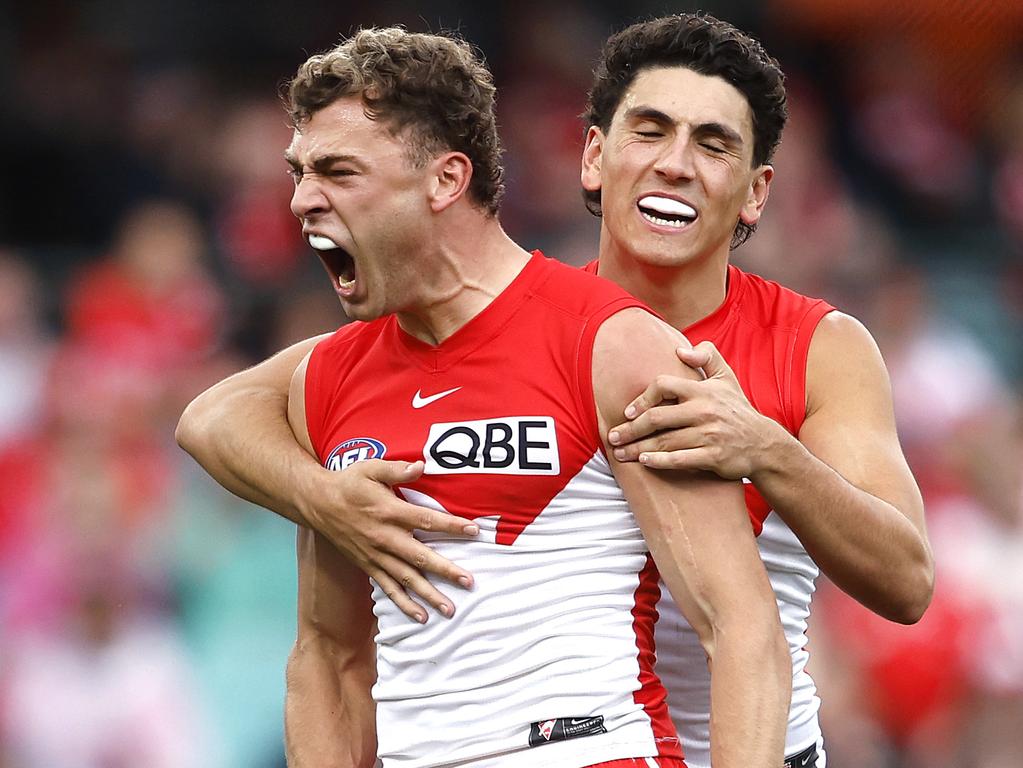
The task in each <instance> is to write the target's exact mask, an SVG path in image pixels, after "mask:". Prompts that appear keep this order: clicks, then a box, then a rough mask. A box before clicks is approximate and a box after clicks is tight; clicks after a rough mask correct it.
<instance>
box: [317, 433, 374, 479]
mask: <svg viewBox="0 0 1023 768" xmlns="http://www.w3.org/2000/svg"><path fill="white" fill-rule="evenodd" d="M385 453H387V446H385V445H384V444H383V443H381V442H380V441H379V440H374V439H373V438H372V437H354V438H352V439H351V440H345V441H344V442H343V443H340V444H339V445H338V446H337V447H336V448H334V450H333V451H331V452H330V455H329V456H328V457H327V460H326V461H325V462H323V466H325V467H326V468H327V469H332V470H335V471H337V470H340V469H344V468H345V467H348V466H351V465H352V464H354V463H355V462H357V461H365V460H366V459H382V458H384V454H385Z"/></svg>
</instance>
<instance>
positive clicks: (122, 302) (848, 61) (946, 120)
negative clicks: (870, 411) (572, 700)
mask: <svg viewBox="0 0 1023 768" xmlns="http://www.w3.org/2000/svg"><path fill="white" fill-rule="evenodd" d="M334 5H345V4H334ZM367 5H368V4H363V3H351V4H347V7H342V8H337V7H331V8H329V9H328V8H324V7H319V6H316V5H313V4H309V3H298V4H294V3H292V4H288V5H287V6H285V5H284V4H278V5H276V6H275V5H273V4H250V3H240V2H224V3H210V4H207V3H202V2H198V0H194V1H191V2H173V3H172V2H169V0H168V1H166V2H161V0H148V1H145V2H135V3H130V4H129V3H119V2H113V1H112V0H110V1H106V2H95V3H88V4H78V3H73V2H70V1H68V2H60V1H51V0H41V1H40V2H36V3H33V4H31V5H30V6H26V5H24V4H19V7H15V6H14V5H13V4H3V3H0V94H4V95H5V98H3V99H0V171H2V172H0V384H2V386H0V489H2V492H0V768H193V767H195V768H280V767H281V766H283V749H282V736H281V732H282V708H283V689H284V664H285V660H286V657H287V653H288V650H289V648H290V644H291V640H292V638H293V633H294V622H295V619H294V594H295V579H294V555H293V547H294V531H293V527H292V526H291V524H290V523H287V522H285V521H282V520H280V519H278V518H276V517H275V516H274V515H272V514H270V513H269V512H266V511H263V510H259V509H256V508H255V507H252V506H250V505H247V504H245V503H243V502H241V501H239V500H237V499H235V498H234V497H232V496H230V495H228V494H227V493H226V492H224V491H222V490H221V489H220V488H219V487H217V486H216V485H215V484H214V483H213V482H212V481H211V480H209V479H208V478H207V477H206V476H205V475H203V474H202V473H201V472H200V471H199V470H198V468H197V467H196V466H194V464H192V463H191V462H190V460H189V459H188V458H187V457H186V456H185V455H184V454H183V453H182V452H180V451H179V450H178V449H177V448H176V446H175V445H174V441H173V429H174V425H175V423H176V420H177V416H178V414H179V413H180V412H181V410H182V408H183V407H184V405H185V404H186V403H187V402H188V401H189V399H190V398H191V397H193V396H194V395H195V394H197V393H198V392H199V391H201V390H202V389H203V388H205V387H206V386H208V385H210V384H211V383H213V382H214V381H216V380H218V379H219V378H222V377H223V376H225V375H227V374H228V373H231V372H233V371H236V370H239V369H240V368H242V367H244V366H247V365H250V364H252V363H253V362H255V361H257V360H259V359H261V358H262V357H264V356H265V355H267V354H269V353H270V352H272V351H274V350H276V349H278V348H280V347H282V346H284V345H286V344H288V343H290V342H292V341H294V340H297V339H300V338H304V337H306V336H309V335H313V334H316V333H322V332H324V331H328V330H331V329H332V328H335V327H337V326H338V325H339V324H340V323H342V322H343V321H344V318H343V316H342V315H341V312H340V308H339V307H338V306H337V304H336V298H335V297H334V296H333V294H332V292H331V291H330V289H329V287H328V284H327V281H326V280H324V279H323V278H322V274H321V273H320V272H319V267H318V264H317V263H316V259H315V257H314V256H313V255H312V254H311V253H310V252H309V250H308V248H307V247H306V246H305V245H304V244H303V243H302V241H301V239H300V238H299V229H298V226H297V224H296V223H295V221H294V220H293V219H292V218H291V215H290V213H289V210H288V200H289V197H290V194H291V187H290V184H291V182H290V181H289V180H288V178H287V177H286V175H285V170H286V165H285V163H284V162H283V160H282V158H281V153H282V151H283V149H284V147H285V146H286V144H287V143H288V140H289V138H290V129H289V128H288V125H287V121H286V117H285V115H284V112H283V110H282V108H281V106H280V103H279V102H278V100H277V96H276V93H277V89H278V86H279V84H280V82H281V81H282V80H284V79H285V78H287V77H288V75H289V74H290V73H291V72H293V71H294V69H295V67H296V66H297V65H298V64H299V63H301V61H302V60H304V59H305V57H306V55H307V54H308V53H310V52H312V51H315V50H318V49H322V48H325V47H327V46H329V45H331V44H332V43H333V42H335V41H336V39H337V37H338V36H339V34H341V33H344V32H348V31H350V30H352V29H353V28H354V27H355V26H357V25H359V24H364V25H369V24H392V23H404V24H406V25H407V26H409V27H410V28H413V29H430V30H434V31H436V30H439V29H453V28H457V29H460V30H461V32H462V33H463V34H465V35H466V36H467V37H468V38H469V39H470V40H472V41H473V42H475V43H477V44H478V45H479V46H480V47H481V48H482V49H483V51H484V52H485V54H486V55H487V58H488V61H489V62H490V64H491V66H492V68H493V69H494V71H495V74H496V77H497V82H498V87H499V102H498V112H499V119H500V125H501V132H502V136H503V139H504V142H505V147H506V156H505V162H506V167H507V184H508V191H507V196H506V198H505V203H504V208H503V219H504V221H505V225H506V228H507V229H508V230H509V232H510V233H511V234H512V236H513V237H514V238H515V239H516V240H518V242H520V243H522V244H523V245H524V246H526V247H539V248H542V249H543V250H544V251H545V252H547V253H548V254H549V255H552V256H556V257H558V258H561V259H563V260H565V261H568V262H571V263H576V264H581V263H585V262H586V261H588V260H590V259H591V258H592V257H593V255H594V254H595V245H596V237H597V222H596V221H595V220H593V219H592V218H591V217H589V216H588V214H586V213H585V210H584V209H583V205H582V200H581V196H580V194H579V192H578V173H579V154H580V150H581V144H582V137H583V126H582V125H581V124H580V122H579V121H578V118H577V115H578V114H579V113H580V112H581V111H582V107H583V104H584V100H585V92H586V88H587V84H588V81H589V73H590V67H591V66H592V64H593V61H594V58H595V56H596V52H597V50H598V48H599V45H600V43H601V42H602V40H603V39H604V37H606V35H607V34H609V33H610V32H611V31H613V30H614V29H616V28H618V27H620V26H622V25H624V24H625V23H628V22H630V21H632V20H635V19H637V18H639V17H643V16H649V15H652V14H659V13H664V12H670V11H678V10H692V9H693V8H694V7H697V6H694V5H692V4H685V3H674V4H672V3H656V2H642V1H641V2H636V3H631V4H629V8H628V10H627V12H626V11H624V10H623V9H622V8H620V7H618V4H615V3H611V2H604V3H601V2H596V3H594V2H590V3H586V4H585V5H584V4H583V3H581V2H574V1H570V2H566V3H562V4H553V3H538V2H516V3H504V2H499V3H495V4H473V3H469V2H457V1H456V0H436V2H432V3H429V4H415V3H412V2H386V1H385V2H377V3H374V4H372V8H369V7H366V6H367ZM484 6H486V7H484ZM699 7H703V8H706V9H708V10H711V11H714V12H717V13H718V14H719V15H720V16H722V17H723V18H726V19H728V20H730V21H732V22H733V23H736V24H737V25H739V26H741V27H744V28H746V29H749V30H750V31H753V32H754V33H756V34H758V35H759V36H760V37H761V39H762V40H763V41H764V42H765V45H766V46H767V47H768V49H769V50H770V51H772V52H773V53H774V54H775V55H776V56H777V57H778V58H779V59H780V60H781V61H782V64H783V66H784V68H785V69H786V71H787V73H788V76H789V80H788V83H789V93H790V104H791V120H790V123H789V126H788V128H787V129H786V132H785V138H784V141H783V143H782V146H781V148H780V150H779V152H778V155H777V157H776V159H775V162H774V165H775V168H776V176H775V182H774V185H773V188H772V193H771V198H770V202H769V204H768V206H767V211H766V214H765V217H764V219H763V221H762V224H761V226H760V229H759V231H758V232H757V234H756V235H755V236H754V237H753V239H752V240H751V241H750V242H749V243H747V244H746V245H744V246H743V247H741V248H740V249H739V250H738V251H737V252H736V254H735V260H736V262H737V263H738V264H740V266H742V267H744V268H746V269H749V270H751V271H754V272H757V273H760V274H763V275H765V276H767V277H770V278H774V279H778V280H779V281H781V282H783V283H785V284H786V285H788V286H790V287H792V288H795V289H797V290H799V291H802V292H805V293H809V294H812V295H819V296H823V297H825V298H827V299H828V300H829V301H830V302H832V303H833V304H835V305H836V306H838V307H839V308H841V309H843V310H845V311H847V312H850V313H851V314H854V315H856V316H857V317H859V318H860V319H861V320H863V321H864V322H865V324H866V325H867V326H868V328H870V329H871V330H872V332H873V333H874V335H875V337H876V338H877V340H878V343H879V345H880V347H881V349H882V352H883V353H884V356H885V359H886V361H887V363H888V367H889V370H890V373H891V378H892V386H893V391H894V396H895V404H896V411H897V413H896V415H897V419H898V424H899V432H900V436H901V439H902V442H903V446H904V448H905V451H906V454H907V456H908V457H909V459H910V463H911V465H912V467H913V469H914V471H915V473H916V477H917V478H918V480H919V482H920V484H921V487H922V490H923V493H924V497H925V501H926V504H927V515H928V525H929V529H930V536H931V541H932V543H933V547H934V551H935V556H936V560H937V588H936V593H935V597H934V602H933V604H932V606H931V608H930V610H929V611H928V613H927V615H926V616H925V617H924V619H923V620H922V621H921V622H920V623H919V624H917V625H915V626H912V627H902V626H897V625H892V624H889V623H886V622H884V621H882V620H880V619H878V618H876V617H873V616H872V615H870V614H869V613H868V612H867V611H865V610H864V609H862V608H860V607H859V606H858V605H857V604H855V603H854V602H852V601H851V600H850V599H849V598H847V597H845V596H844V595H842V594H841V593H839V592H837V590H835V589H834V588H833V587H831V586H830V585H829V584H827V583H826V582H825V581H824V580H822V581H821V582H820V583H819V585H818V593H817V596H816V597H815V601H814V606H815V610H814V616H813V618H812V620H811V626H810V643H811V647H812V653H813V658H812V661H811V667H810V672H811V673H812V674H813V675H814V677H815V678H816V680H817V682H818V684H819V688H820V690H821V694H822V698H823V700H824V704H823V708H822V710H821V712H822V718H823V724H824V730H825V736H826V739H827V740H828V749H829V757H830V760H829V763H830V764H831V765H834V766H836V768H843V766H851V765H872V766H881V767H887V768H916V767H918V766H921V767H922V766H927V767H928V768H942V766H953V765H954V766H957V767H959V768H964V767H965V768H1009V767H1010V766H1012V767H1017V766H1019V765H1021V764H1023V728H1021V727H1020V725H1021V724H1023V415H1021V414H1023V387H1021V384H1023V344H1021V342H1020V339H1021V338H1023V5H1021V4H1019V3H1018V2H1015V1H1013V0H988V2H985V3H973V2H969V0H900V1H899V2H891V0H884V1H882V0H841V1H839V0H771V1H766V0H765V2H758V3H752V2H750V3H747V2H741V0H731V1H730V2H727V1H723V2H707V3H705V4H703V5H701V6H699Z"/></svg>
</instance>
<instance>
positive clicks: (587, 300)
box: [533, 258, 641, 317]
mask: <svg viewBox="0 0 1023 768" xmlns="http://www.w3.org/2000/svg"><path fill="white" fill-rule="evenodd" d="M544 271H545V275H544V279H543V280H540V281H538V283H537V284H536V286H535V287H534V289H533V293H534V295H535V296H536V297H537V298H540V299H542V300H544V301H546V302H548V303H549V304H552V305H554V306H557V307H559V308H561V309H562V310H563V311H565V312H568V313H571V314H574V315H578V316H580V317H585V316H588V315H591V314H593V313H594V312H597V311H599V310H600V309H601V308H603V307H605V306H607V305H610V304H614V303H616V302H620V303H622V304H623V305H624V304H631V305H633V306H641V302H640V301H639V300H638V299H636V298H635V297H634V296H632V295H631V294H630V293H628V292H627V291H626V290H625V289H624V288H622V287H621V286H619V285H617V284H616V283H612V282H611V281H610V280H607V279H605V278H603V277H598V276H597V275H596V274H594V273H592V272H590V271H587V270H586V269H580V268H579V267H572V266H569V265H568V264H564V263H562V262H560V261H556V260H555V259H551V258H547V259H546V260H545V264H544Z"/></svg>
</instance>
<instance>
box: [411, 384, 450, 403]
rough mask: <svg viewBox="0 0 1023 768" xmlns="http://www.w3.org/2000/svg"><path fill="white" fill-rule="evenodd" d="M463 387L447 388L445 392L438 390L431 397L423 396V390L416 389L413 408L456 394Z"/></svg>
mask: <svg viewBox="0 0 1023 768" xmlns="http://www.w3.org/2000/svg"><path fill="white" fill-rule="evenodd" d="M460 389H461V387H454V388H453V389H445V390H444V391H443V392H438V393H437V394H436V395H430V396H429V397H423V390H421V389H419V390H416V394H415V395H413V396H412V407H413V408H425V407H426V406H428V405H429V404H430V403H436V402H437V401H438V400H440V399H441V398H442V397H447V396H448V395H450V394H454V393H455V392H457V391H458V390H460Z"/></svg>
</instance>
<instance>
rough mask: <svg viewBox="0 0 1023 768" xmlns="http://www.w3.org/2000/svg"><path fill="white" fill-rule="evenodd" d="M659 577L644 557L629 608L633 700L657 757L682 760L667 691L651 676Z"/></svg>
mask: <svg viewBox="0 0 1023 768" xmlns="http://www.w3.org/2000/svg"><path fill="white" fill-rule="evenodd" d="M660 580H661V577H660V575H659V574H658V572H657V566H656V565H654V560H653V557H651V556H650V555H649V554H648V555H647V556H646V565H645V566H643V570H642V571H640V574H639V585H638V586H637V587H636V594H635V600H634V602H633V606H632V628H633V631H634V632H635V633H636V647H637V648H638V654H637V659H638V660H639V690H637V691H636V692H635V693H634V694H633V700H634V701H635V702H636V703H637V704H641V705H642V706H643V711H644V712H646V713H647V716H648V717H649V718H650V727H651V730H652V731H653V733H654V740H655V741H656V742H657V754H658V755H663V756H665V757H675V758H678V759H679V760H681V759H682V742H681V740H680V739H679V738H678V733H677V732H676V731H675V725H674V723H672V721H671V715H670V714H669V713H668V701H667V696H668V694H667V691H665V689H664V686H663V685H662V684H661V681H660V678H658V677H657V675H656V674H654V664H655V663H656V662H657V649H656V646H655V643H654V624H656V623H657V618H658V614H657V601H658V600H660V599H661V588H660V586H659V583H660Z"/></svg>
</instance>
